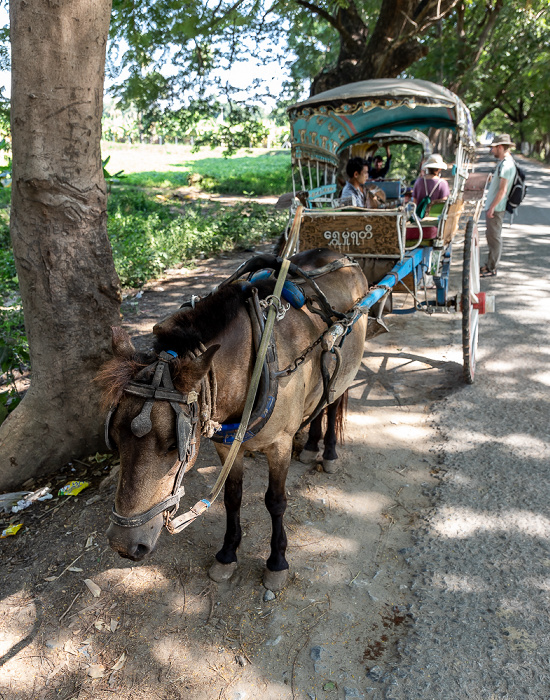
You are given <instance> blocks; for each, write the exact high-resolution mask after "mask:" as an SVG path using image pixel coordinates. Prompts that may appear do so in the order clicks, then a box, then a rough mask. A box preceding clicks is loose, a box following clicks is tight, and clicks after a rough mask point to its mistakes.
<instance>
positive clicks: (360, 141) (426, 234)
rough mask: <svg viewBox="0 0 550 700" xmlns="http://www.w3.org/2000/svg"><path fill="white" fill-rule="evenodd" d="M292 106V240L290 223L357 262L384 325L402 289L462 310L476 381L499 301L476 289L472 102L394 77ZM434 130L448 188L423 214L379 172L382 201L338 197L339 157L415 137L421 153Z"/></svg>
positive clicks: (468, 377) (366, 302)
mask: <svg viewBox="0 0 550 700" xmlns="http://www.w3.org/2000/svg"><path fill="white" fill-rule="evenodd" d="M288 112H289V118H290V125H291V148H292V165H293V205H292V216H291V223H290V222H289V227H288V230H287V239H288V238H290V235H291V232H293V233H294V234H295V235H294V240H295V249H296V250H307V249H312V248H316V247H330V248H333V249H335V250H338V251H340V252H343V253H345V254H346V255H348V256H350V257H352V258H354V259H355V260H357V261H359V262H360V264H361V267H362V269H363V271H364V273H365V275H366V277H367V279H368V281H369V283H370V284H371V285H372V287H371V290H370V292H369V294H368V295H367V296H366V297H365V298H364V299H363V300H362V302H361V306H362V307H363V309H365V308H367V309H370V310H371V314H374V315H375V317H376V318H377V320H378V322H379V323H380V324H382V325H383V323H384V322H383V321H382V312H383V311H387V310H392V304H391V301H392V296H393V294H396V293H397V294H399V293H401V294H403V293H405V294H409V295H411V296H412V299H413V302H414V303H413V306H412V308H411V309H410V310H412V311H423V312H425V313H428V314H433V313H450V312H457V311H459V312H460V311H461V312H462V345H463V358H464V379H465V381H466V382H467V383H472V382H473V381H474V374H475V367H476V350H477V341H478V322H479V316H480V315H482V314H484V313H486V312H487V311H491V310H493V308H494V297H492V296H490V295H487V294H485V293H483V292H481V291H480V281H479V267H480V265H479V236H478V230H477V222H478V219H479V216H480V213H481V209H482V206H483V202H484V196H485V192H486V185H487V175H486V174H485V173H474V172H472V158H473V156H474V153H475V134H474V129H473V124H472V120H471V117H470V113H469V111H468V109H467V107H466V106H465V105H464V104H463V102H462V101H461V100H460V99H459V98H458V97H457V96H456V95H455V94H453V93H452V92H451V91H450V90H447V89H446V88H444V87H442V86H440V85H435V84H433V83H430V82H427V81H424V80H400V79H388V80H368V81H363V82H357V83H352V84H349V85H345V86H342V87H339V88H335V89H333V90H329V91H327V92H323V93H321V94H319V95H315V96H314V97H311V98H309V99H307V100H305V101H303V102H300V103H298V104H295V105H293V106H292V107H290V108H289V110H288ZM434 130H438V132H439V133H440V135H441V134H443V135H447V137H448V138H447V147H448V148H450V150H451V151H452V153H453V156H452V157H453V160H454V163H453V165H452V170H451V171H450V178H449V189H450V196H449V197H448V199H447V200H446V201H445V202H441V203H438V204H436V205H434V206H432V207H431V209H430V210H429V213H428V215H427V216H425V217H424V218H422V220H420V219H419V217H418V216H417V213H416V208H415V206H414V205H413V204H412V202H407V201H406V199H407V197H406V196H405V194H406V187H405V182H404V181H403V179H401V178H395V177H393V178H392V177H390V178H386V179H384V180H381V181H376V183H375V185H376V188H377V189H379V190H380V189H381V190H382V191H383V194H384V197H383V199H384V200H385V201H383V202H381V203H379V202H377V201H376V200H370V202H369V206H370V207H371V208H367V209H362V208H358V207H350V206H345V204H346V203H345V202H344V201H343V200H341V199H339V198H338V196H337V195H338V194H339V189H340V188H339V184H341V178H339V174H340V169H341V164H342V162H343V161H344V162H345V161H346V160H347V159H348V158H350V157H353V156H357V155H359V156H362V157H365V156H368V155H369V153H370V154H374V153H375V152H376V150H377V148H378V147H379V146H382V145H386V144H403V143H416V144H417V145H418V146H419V147H420V148H421V157H422V158H425V157H426V156H427V155H429V154H430V153H431V152H432V145H431V141H430V139H429V137H428V134H427V132H429V131H431V133H434ZM419 165H420V164H419ZM390 176H391V171H390ZM339 180H340V183H339ZM371 205H373V206H371ZM459 234H463V237H464V247H463V267H462V284H461V290H460V292H459V293H457V294H454V295H450V294H449V275H450V269H451V256H452V250H453V244H454V243H455V241H456V239H457V236H458V235H459ZM287 243H288V241H287ZM288 248H289V246H288V245H287V252H289V253H291V252H294V250H289V249H288ZM432 280H433V281H432ZM430 288H431V289H430ZM396 313H397V311H396Z"/></svg>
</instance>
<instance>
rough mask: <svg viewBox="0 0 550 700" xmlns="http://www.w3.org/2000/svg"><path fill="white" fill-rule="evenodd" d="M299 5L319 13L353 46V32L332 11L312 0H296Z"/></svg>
mask: <svg viewBox="0 0 550 700" xmlns="http://www.w3.org/2000/svg"><path fill="white" fill-rule="evenodd" d="M294 1H295V3H296V4H297V5H300V6H301V7H304V8H305V9H306V10H310V11H311V12H313V13H314V14H316V15H318V16H319V17H322V18H323V19H324V20H326V21H327V22H328V23H329V24H330V25H331V26H332V27H334V29H336V31H337V32H338V34H340V36H341V37H342V40H343V41H344V42H345V43H346V44H347V45H348V46H353V45H354V41H353V37H352V36H351V34H350V33H349V32H348V31H347V30H346V29H345V28H344V27H343V26H342V23H341V22H340V21H339V20H338V19H336V17H333V16H332V15H331V14H330V12H327V11H326V10H324V9H323V8H322V7H318V6H317V5H314V4H313V3H312V2H308V0H294Z"/></svg>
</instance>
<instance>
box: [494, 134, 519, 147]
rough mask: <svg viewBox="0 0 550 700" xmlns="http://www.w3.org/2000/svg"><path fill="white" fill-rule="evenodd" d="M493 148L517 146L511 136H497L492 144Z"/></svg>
mask: <svg viewBox="0 0 550 700" xmlns="http://www.w3.org/2000/svg"><path fill="white" fill-rule="evenodd" d="M491 146H515V143H514V142H513V141H512V139H511V138H510V134H497V135H496V136H495V138H494V139H493V140H492V142H491Z"/></svg>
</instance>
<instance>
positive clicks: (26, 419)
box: [0, 0, 120, 490]
mask: <svg viewBox="0 0 550 700" xmlns="http://www.w3.org/2000/svg"><path fill="white" fill-rule="evenodd" d="M110 10H111V2H110V0H78V1H77V2H75V1H74V0H33V2H28V1H27V0H12V1H11V3H10V25H11V27H10V31H11V44H12V111H11V114H12V138H13V171H12V183H13V184H12V216H11V237H12V244H13V250H14V256H15V261H16V266H17V273H18V276H19V284H20V290H21V298H22V302H23V309H24V314H25V327H26V331H27V335H28V339H29V345H30V355H31V367H32V381H31V386H30V388H29V390H28V392H27V394H26V396H25V397H24V399H23V401H22V402H21V404H20V405H19V406H18V407H17V408H16V409H15V411H14V412H13V413H12V414H10V416H9V417H8V419H7V420H6V421H5V422H4V423H3V424H2V426H1V428H0V490H5V489H10V488H12V487H15V486H17V485H19V484H21V483H22V482H23V481H25V480H26V479H28V478H29V477H31V476H38V475H41V474H44V473H48V472H50V471H52V470H54V469H56V468H59V467H60V466H61V465H62V464H64V463H65V462H67V461H68V460H70V459H71V458H72V457H79V456H80V457H81V456H83V455H86V454H89V453H90V452H92V451H96V450H98V449H104V443H103V441H102V437H101V434H102V431H101V416H100V414H99V395H98V389H97V387H96V386H95V385H94V383H93V381H92V380H93V378H94V376H95V374H96V372H97V369H98V367H99V366H100V365H101V364H102V362H103V361H104V360H105V359H106V358H107V357H108V355H109V347H110V326H111V325H116V324H117V322H118V321H119V318H120V314H119V307H120V288H119V281H118V277H117V275H116V272H115V269H114V264H113V258H112V252H111V247H110V244H109V240H108V238H107V227H106V200H107V195H106V188H105V181H104V178H103V170H102V164H101V153H100V138H101V114H102V105H103V77H104V66H105V48H106V43H107V35H108V29H109V19H110Z"/></svg>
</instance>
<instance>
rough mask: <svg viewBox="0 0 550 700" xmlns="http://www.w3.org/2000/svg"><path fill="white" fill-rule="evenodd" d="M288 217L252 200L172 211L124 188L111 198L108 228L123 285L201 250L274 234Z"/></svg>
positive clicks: (148, 276)
mask: <svg viewBox="0 0 550 700" xmlns="http://www.w3.org/2000/svg"><path fill="white" fill-rule="evenodd" d="M286 218H287V215H286V214H279V213H277V212H274V211H272V209H271V208H270V209H269V210H268V209H267V208H266V207H264V206H262V205H260V204H255V203H253V202H246V203H242V204H238V205H234V206H231V207H224V206H221V205H219V204H212V203H210V202H209V203H207V204H205V203H189V204H187V205H186V206H185V210H184V211H183V212H181V213H180V212H178V211H176V212H174V211H173V210H172V209H171V208H170V206H169V205H167V204H162V203H159V202H157V201H155V200H154V199H153V198H152V197H148V196H147V195H145V194H144V193H143V192H139V191H133V192H132V191H130V190H126V191H124V192H116V193H114V194H113V195H112V196H111V198H110V201H109V217H108V223H107V227H108V233H109V238H110V240H111V245H112V248H113V256H114V260H115V267H116V270H117V273H118V275H119V277H120V281H121V284H122V286H123V287H136V286H139V285H141V284H143V283H144V282H146V281H147V280H149V279H151V278H154V277H158V276H159V275H161V274H162V273H163V271H164V270H165V269H166V268H169V267H173V266H177V265H181V264H183V263H184V262H186V261H189V260H190V259H192V258H193V257H195V256H197V255H198V254H200V253H204V254H210V253H216V252H221V251H224V250H229V249H231V248H233V247H235V246H236V245H241V246H248V245H250V244H253V243H255V242H258V241H260V240H265V239H269V238H272V237H274V236H277V235H279V234H280V233H281V231H282V230H283V228H284V225H285V223H286Z"/></svg>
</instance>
